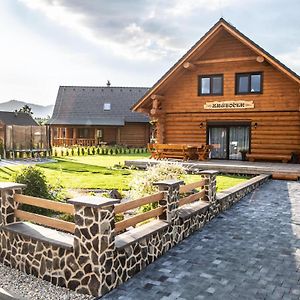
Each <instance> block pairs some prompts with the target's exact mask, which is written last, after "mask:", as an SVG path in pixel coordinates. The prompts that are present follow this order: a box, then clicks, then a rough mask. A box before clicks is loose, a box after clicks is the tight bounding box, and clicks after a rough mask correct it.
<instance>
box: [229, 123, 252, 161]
mask: <svg viewBox="0 0 300 300" xmlns="http://www.w3.org/2000/svg"><path fill="white" fill-rule="evenodd" d="M243 150H247V151H248V150H249V127H248V126H233V127H229V159H237V160H241V159H242V154H241V151H243Z"/></svg>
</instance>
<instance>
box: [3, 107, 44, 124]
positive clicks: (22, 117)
mask: <svg viewBox="0 0 300 300" xmlns="http://www.w3.org/2000/svg"><path fill="white" fill-rule="evenodd" d="M0 122H2V123H4V124H6V125H24V126H27V125H33V126H37V125H38V124H37V123H36V121H34V119H33V118H32V116H31V115H29V114H27V113H24V112H11V111H0Z"/></svg>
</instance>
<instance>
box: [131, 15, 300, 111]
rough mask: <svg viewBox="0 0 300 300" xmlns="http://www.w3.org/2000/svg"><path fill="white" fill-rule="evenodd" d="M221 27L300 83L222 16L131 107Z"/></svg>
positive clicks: (158, 85)
mask: <svg viewBox="0 0 300 300" xmlns="http://www.w3.org/2000/svg"><path fill="white" fill-rule="evenodd" d="M220 28H223V29H225V30H226V31H227V32H229V33H230V34H232V35H233V36H235V37H236V38H238V39H239V40H240V41H241V42H242V43H243V44H245V45H247V46H248V47H250V48H251V49H252V50H253V51H255V52H256V53H257V54H258V55H261V56H263V57H264V58H265V59H266V61H267V62H269V63H270V64H271V65H273V66H274V67H275V68H277V69H279V70H280V71H282V72H283V73H285V74H286V75H287V76H289V77H290V78H291V79H293V80H295V81H296V82H298V83H299V84H300V76H299V75H298V74H297V73H296V72H294V71H292V70H291V69H290V68H288V67H287V66H286V65H284V64H283V63H282V62H280V61H279V60H278V59H276V58H275V57H274V56H272V55H271V54H270V53H268V52H267V51H266V50H264V49H263V48H262V47H260V46H259V45H257V44H256V43H255V42H253V41H252V40H251V39H249V38H248V37H247V36H245V35H244V34H243V33H241V32H240V31H239V30H238V29H236V28H235V27H234V26H233V25H231V24H230V23H228V22H227V21H226V20H225V19H223V18H220V20H219V21H218V22H217V23H216V24H215V25H214V26H213V27H211V28H210V29H209V31H208V32H206V33H205V34H204V35H203V36H202V37H201V39H200V40H199V41H197V42H196V43H195V44H194V45H193V46H192V47H191V48H190V49H189V50H188V51H187V53H186V54H185V55H184V56H183V57H181V58H180V59H179V60H178V61H177V62H176V63H175V64H174V65H173V66H172V67H171V68H170V69H169V70H168V71H167V72H166V73H165V74H164V75H163V76H162V77H161V78H160V79H159V80H158V81H157V82H156V83H155V84H154V85H153V86H152V88H150V89H149V90H148V91H147V93H146V94H145V95H144V96H143V97H142V98H141V99H140V100H139V101H138V102H136V103H135V104H134V105H133V106H132V107H131V109H132V110H133V111H135V110H136V109H137V108H139V107H140V106H141V104H142V103H144V102H145V100H147V99H148V98H149V97H150V96H151V95H152V94H154V93H156V92H157V90H158V89H159V87H160V86H161V84H162V83H164V82H165V81H166V80H168V79H169V78H170V76H171V75H173V74H175V72H176V71H178V69H179V68H180V67H181V66H182V65H183V64H184V63H185V62H188V60H189V59H190V58H191V57H192V56H193V54H195V52H196V51H197V50H198V49H199V48H200V47H201V46H202V45H203V44H204V43H205V42H206V41H208V40H209V39H210V38H211V37H212V36H213V35H214V34H215V33H216V32H218V30H219V29H220Z"/></svg>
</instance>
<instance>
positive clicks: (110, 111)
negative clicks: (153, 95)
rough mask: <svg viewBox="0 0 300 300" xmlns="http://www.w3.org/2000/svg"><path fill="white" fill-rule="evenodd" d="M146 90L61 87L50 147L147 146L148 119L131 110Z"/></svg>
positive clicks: (52, 124)
mask: <svg viewBox="0 0 300 300" xmlns="http://www.w3.org/2000/svg"><path fill="white" fill-rule="evenodd" d="M147 90H148V88H140V87H111V86H110V85H108V86H105V87H81V86H61V87H60V88H59V90H58V95H57V99H56V103H55V106H54V111H53V115H52V118H51V119H50V121H49V122H48V123H49V124H50V133H51V144H52V146H73V145H81V146H96V145H101V144H108V145H115V144H120V145H126V146H132V147H142V146H146V145H147V143H148V142H149V135H150V133H149V127H150V125H149V118H148V117H146V116H144V115H143V114H140V113H138V112H132V111H131V110H130V107H131V106H132V104H133V103H134V102H136V101H137V100H138V99H139V98H140V97H142V96H143V95H144V94H145V93H146V91H147Z"/></svg>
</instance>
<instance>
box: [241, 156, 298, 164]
mask: <svg viewBox="0 0 300 300" xmlns="http://www.w3.org/2000/svg"><path fill="white" fill-rule="evenodd" d="M246 157H247V159H248V160H249V161H255V160H271V161H282V162H283V163H287V162H289V161H290V160H291V159H292V154H246Z"/></svg>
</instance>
